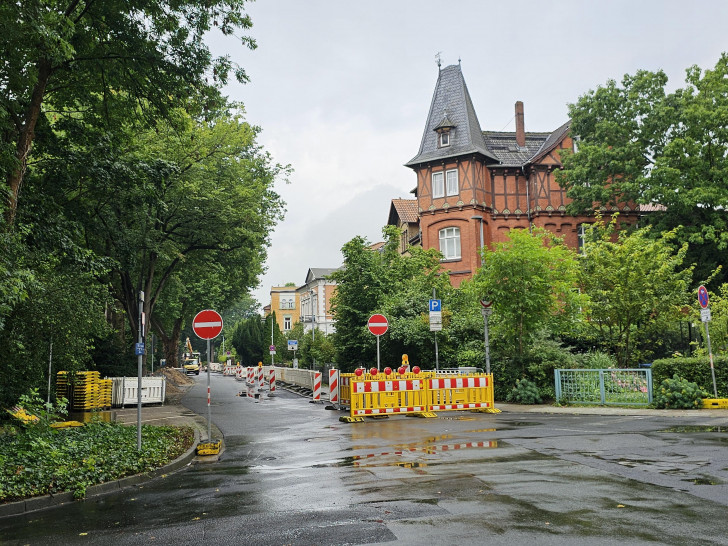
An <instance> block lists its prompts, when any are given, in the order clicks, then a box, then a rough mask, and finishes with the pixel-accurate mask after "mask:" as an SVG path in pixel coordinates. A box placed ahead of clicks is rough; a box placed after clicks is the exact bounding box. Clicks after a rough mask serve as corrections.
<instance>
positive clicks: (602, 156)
mask: <svg viewBox="0 0 728 546" xmlns="http://www.w3.org/2000/svg"><path fill="white" fill-rule="evenodd" d="M686 73H687V77H686V81H685V83H686V86H685V87H684V88H682V89H677V90H676V91H674V92H672V93H668V92H667V91H666V89H665V87H666V85H667V76H666V75H665V73H664V72H662V71H658V72H649V71H644V70H643V71H639V72H637V73H636V74H635V75H626V76H625V77H624V78H623V80H622V82H621V83H617V82H615V81H613V80H610V81H608V82H607V83H606V85H604V86H602V87H599V88H597V89H596V90H593V91H589V92H588V93H586V94H585V95H583V96H582V97H580V98H579V100H578V101H577V102H576V103H574V104H571V105H569V114H570V117H571V119H572V125H571V133H572V135H574V136H575V137H576V138H578V141H577V143H578V148H577V149H578V151H577V152H576V153H571V152H570V151H564V152H563V164H564V170H563V171H561V172H559V173H557V177H558V179H559V181H560V183H561V184H562V186H563V187H565V188H567V195H568V196H569V197H570V198H571V199H573V200H574V201H573V203H572V204H571V205H570V209H571V212H585V211H591V210H593V209H594V206H595V204H596V205H597V206H603V207H611V206H613V205H615V204H617V203H624V202H633V203H635V204H637V205H651V206H655V205H657V207H656V208H658V209H659V210H657V211H656V212H654V213H653V214H651V215H650V217H649V219H648V221H649V222H650V223H651V224H653V225H654V226H655V228H656V229H655V231H654V232H653V236H656V235H657V234H659V233H660V232H663V231H670V230H672V229H674V228H676V227H680V229H679V230H678V231H677V232H676V235H677V241H678V243H683V242H689V243H690V247H689V249H688V254H687V260H688V262H689V263H695V264H697V267H696V269H695V276H694V279H693V281H694V284H696V283H697V282H699V281H700V280H701V279H704V278H707V277H708V276H709V275H710V274H711V272H712V271H713V270H714V269H715V268H716V267H717V266H718V265H725V264H726V260H725V256H727V255H728V252H727V251H728V214H726V210H727V209H728V54H725V53H724V54H723V55H721V57H720V59H719V60H718V62H717V63H716V65H715V68H713V69H711V70H705V71H702V70H701V69H700V68H698V67H697V66H693V67H691V68H689V69H688V70H687V71H686ZM725 275H726V269H725V268H724V270H723V272H722V273H721V274H720V275H719V276H717V277H716V278H715V286H718V284H720V283H721V282H724V281H725V279H726V277H725Z"/></svg>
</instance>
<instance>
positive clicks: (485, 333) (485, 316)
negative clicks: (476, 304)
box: [481, 308, 492, 374]
mask: <svg viewBox="0 0 728 546" xmlns="http://www.w3.org/2000/svg"><path fill="white" fill-rule="evenodd" d="M481 311H482V313H483V321H484V322H485V328H483V338H484V341H485V373H487V374H489V373H490V341H489V338H488V317H489V316H490V314H491V312H492V309H490V308H483V309H482V310H481Z"/></svg>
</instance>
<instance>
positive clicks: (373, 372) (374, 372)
mask: <svg viewBox="0 0 728 546" xmlns="http://www.w3.org/2000/svg"><path fill="white" fill-rule="evenodd" d="M369 373H370V374H372V375H377V374H378V373H379V370H377V369H376V368H372V369H371V370H369Z"/></svg>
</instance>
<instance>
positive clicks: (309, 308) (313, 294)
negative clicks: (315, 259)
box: [297, 268, 336, 334]
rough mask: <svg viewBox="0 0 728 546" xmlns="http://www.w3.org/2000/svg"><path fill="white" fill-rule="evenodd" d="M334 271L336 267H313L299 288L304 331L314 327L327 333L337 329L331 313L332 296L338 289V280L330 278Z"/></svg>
mask: <svg viewBox="0 0 728 546" xmlns="http://www.w3.org/2000/svg"><path fill="white" fill-rule="evenodd" d="M334 271H336V268H334V269H323V268H311V269H309V270H308V274H307V275H306V282H305V283H304V284H303V285H302V286H300V287H299V288H298V289H297V294H298V296H299V298H300V301H301V317H300V320H301V322H302V323H303V329H304V332H307V331H309V330H311V329H312V328H316V330H317V331H321V332H323V333H325V334H333V333H334V332H335V331H336V326H335V322H334V319H333V316H332V315H331V297H332V296H333V295H334V292H335V291H336V282H335V281H333V280H331V279H330V278H329V276H330V275H331V274H332V273H333V272H334Z"/></svg>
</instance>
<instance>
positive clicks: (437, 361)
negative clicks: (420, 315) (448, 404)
mask: <svg viewBox="0 0 728 546" xmlns="http://www.w3.org/2000/svg"><path fill="white" fill-rule="evenodd" d="M432 299H433V300H434V299H437V296H436V295H435V289H434V288H433V289H432ZM434 333H435V371H438V372H439V371H440V354H439V351H438V350H437V330H435V332H434Z"/></svg>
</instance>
